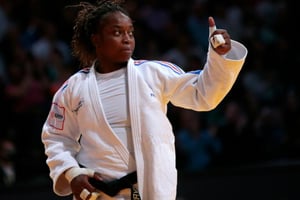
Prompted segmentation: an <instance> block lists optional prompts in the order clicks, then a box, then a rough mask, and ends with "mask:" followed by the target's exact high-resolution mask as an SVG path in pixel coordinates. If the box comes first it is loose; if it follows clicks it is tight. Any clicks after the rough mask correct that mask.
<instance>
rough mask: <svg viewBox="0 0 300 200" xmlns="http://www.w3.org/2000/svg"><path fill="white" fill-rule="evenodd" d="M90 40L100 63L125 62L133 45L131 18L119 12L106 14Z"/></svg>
mask: <svg viewBox="0 0 300 200" xmlns="http://www.w3.org/2000/svg"><path fill="white" fill-rule="evenodd" d="M92 41H93V43H94V45H95V47H96V53H97V58H98V59H99V60H100V62H101V63H102V64H119V63H124V62H127V61H128V59H129V58H130V57H131V56H132V53H133V51H134V47H135V39H134V36H133V24H132V21H131V19H130V18H129V17H128V16H126V15H125V14H123V13H121V12H114V13H110V14H108V15H106V16H105V17H104V18H103V19H102V21H101V22H100V23H99V31H98V33H96V34H94V35H92Z"/></svg>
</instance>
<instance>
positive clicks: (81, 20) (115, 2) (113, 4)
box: [68, 0, 129, 67]
mask: <svg viewBox="0 0 300 200" xmlns="http://www.w3.org/2000/svg"><path fill="white" fill-rule="evenodd" d="M123 3H124V0H98V1H96V3H95V4H92V3H89V2H80V3H79V4H77V5H72V6H68V8H70V7H72V8H78V9H79V11H78V13H77V17H76V19H75V25H74V27H73V31H74V34H73V37H72V40H71V47H72V54H73V56H75V57H76V58H78V59H79V61H80V63H81V65H82V66H83V67H84V66H90V65H91V64H92V63H93V61H94V60H95V59H96V53H95V47H94V45H93V43H92V41H91V35H92V34H94V33H96V32H97V31H98V28H99V22H100V21H101V20H102V19H103V17H104V16H105V15H106V14H108V13H112V12H116V11H119V12H122V13H124V14H125V15H127V16H129V13H128V12H127V11H126V10H125V9H124V7H122V4H123Z"/></svg>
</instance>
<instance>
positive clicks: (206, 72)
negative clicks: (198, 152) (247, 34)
mask: <svg viewBox="0 0 300 200" xmlns="http://www.w3.org/2000/svg"><path fill="white" fill-rule="evenodd" d="M246 55H247V49H246V48H245V47H244V46H243V45H242V44H240V43H238V42H236V41H232V49H231V51H230V52H229V53H228V54H227V55H226V56H220V55H218V54H217V53H216V52H214V51H213V50H212V49H209V52H208V57H207V61H208V62H207V63H206V65H205V66H204V68H203V70H202V71H194V72H187V73H185V72H184V71H183V70H181V69H180V68H179V67H177V66H175V65H174V64H171V63H166V62H161V61H147V60H133V59H130V60H129V62H128V66H127V68H128V70H127V73H128V74H127V77H128V87H129V89H128V97H129V100H128V101H129V112H130V120H131V128H132V136H133V145H134V152H135V159H134V157H133V156H131V155H130V153H129V151H128V150H127V148H126V147H125V146H124V145H123V144H122V143H121V141H120V140H119V139H118V137H117V136H116V135H115V134H114V132H113V131H112V129H111V127H110V126H109V124H108V123H107V120H106V118H105V116H104V111H103V108H102V104H101V100H100V96H99V90H98V89H97V82H96V77H95V69H94V66H92V67H91V68H88V69H83V70H81V71H79V72H78V73H76V74H74V75H73V76H71V77H70V78H69V79H68V80H67V81H66V82H65V84H63V86H62V87H61V88H60V89H59V90H58V91H57V93H56V94H55V96H54V98H53V104H52V107H51V110H50V113H49V115H48V118H47V120H46V122H45V124H44V126H43V130H42V142H43V143H44V145H45V153H46V155H47V164H48V166H49V169H50V177H51V178H52V180H53V188H54V192H55V193H56V194H58V195H61V196H65V195H69V194H71V188H70V186H69V183H68V182H67V180H66V179H65V176H64V175H63V172H64V171H65V170H66V169H68V168H70V167H74V166H79V164H81V165H83V166H85V167H87V168H91V169H94V170H95V171H97V172H99V173H101V174H103V175H104V178H105V179H106V180H114V179H117V178H120V177H122V176H125V175H126V174H128V173H130V172H132V171H134V170H135V169H136V170H137V174H138V188H139V192H140V195H141V198H142V199H143V200H162V199H163V200H175V199H176V190H177V170H176V166H175V146H174V142H175V141H174V135H173V131H172V127H171V124H170V122H169V120H168V118H167V116H166V113H167V104H168V103H169V102H171V103H172V104H174V105H175V106H179V107H183V108H187V109H193V110H196V111H209V110H212V109H214V108H215V107H216V106H217V105H218V104H219V103H220V102H221V100H222V99H223V98H224V97H225V95H226V94H227V93H228V92H229V90H230V89H231V88H232V86H233V84H234V82H235V80H236V78H237V76H238V74H239V72H240V70H241V68H242V66H243V64H244V61H245V58H246Z"/></svg>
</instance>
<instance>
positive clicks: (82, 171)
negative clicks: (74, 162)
mask: <svg viewBox="0 0 300 200" xmlns="http://www.w3.org/2000/svg"><path fill="white" fill-rule="evenodd" d="M94 173H95V171H94V170H92V169H87V168H80V167H72V168H70V169H67V170H66V172H65V177H66V179H67V180H68V182H69V183H71V181H72V180H73V179H74V178H75V177H77V176H79V175H87V176H89V177H93V176H94Z"/></svg>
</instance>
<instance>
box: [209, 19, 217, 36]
mask: <svg viewBox="0 0 300 200" xmlns="http://www.w3.org/2000/svg"><path fill="white" fill-rule="evenodd" d="M208 25H209V37H210V36H211V34H212V33H213V32H214V31H215V30H216V29H217V27H216V24H215V20H214V18H213V17H208Z"/></svg>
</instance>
